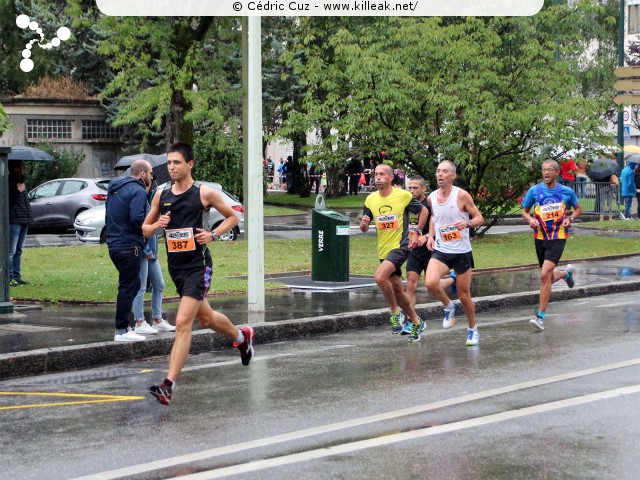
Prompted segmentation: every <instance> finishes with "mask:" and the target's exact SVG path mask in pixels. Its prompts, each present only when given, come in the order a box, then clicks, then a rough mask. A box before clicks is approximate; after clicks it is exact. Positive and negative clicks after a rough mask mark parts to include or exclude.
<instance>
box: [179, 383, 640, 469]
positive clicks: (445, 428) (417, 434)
mask: <svg viewBox="0 0 640 480" xmlns="http://www.w3.org/2000/svg"><path fill="white" fill-rule="evenodd" d="M634 393H640V385H633V386H630V387H623V388H617V389H615V390H608V391H605V392H598V393H591V394H588V395H582V396H580V397H573V398H567V399H565V400H559V401H556V402H549V403H543V404H539V405H533V406H531V407H525V408H521V409H518V410H510V411H508V412H501V413H495V414H493V415H486V416H484V417H477V418H471V419H469V420H463V421H460V422H454V423H449V424H447V425H438V426H435V427H427V428H422V429H420V430H411V431H409V432H403V433H397V434H394V435H386V436H384V437H376V438H371V439H368V440H360V441H357V442H351V443H343V444H341V445H333V446H329V447H323V448H319V449H317V450H310V451H307V452H301V453H294V454H291V455H283V456H281V457H274V458H269V459H266V460H257V461H254V462H248V463H242V464H238V465H233V466H231V467H223V468H219V469H216V470H211V471H207V472H200V473H194V474H191V475H184V476H181V477H179V478H180V480H210V479H213V478H223V477H229V476H231V475H238V474H241V473H249V472H256V471H258V470H264V469H267V468H273V467H280V466H283V465H290V464H292V463H297V462H304V461H308V460H315V459H318V458H324V457H330V456H333V455H342V454H345V453H350V452H355V451H358V450H364V449H368V448H375V447H380V446H383V445H391V444H393V443H398V442H406V441H407V440H416V439H419V438H424V437H429V436H433V435H439V434H442V433H449V432H454V431H457V430H463V429H466V428H473V427H478V426H482V425H489V424H491V423H497V422H503V421H505V420H513V419H514V418H521V417H525V416H528V415H535V414H538V413H546V412H551V411H554V410H559V409H561V408H567V407H575V406H577V405H583V404H586V403H591V402H597V401H599V400H605V399H609V398H615V397H618V396H622V395H632V394H634Z"/></svg>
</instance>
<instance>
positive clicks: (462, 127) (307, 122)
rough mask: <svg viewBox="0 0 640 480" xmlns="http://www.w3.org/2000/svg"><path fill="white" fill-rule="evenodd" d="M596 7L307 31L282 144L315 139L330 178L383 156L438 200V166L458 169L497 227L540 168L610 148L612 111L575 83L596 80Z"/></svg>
mask: <svg viewBox="0 0 640 480" xmlns="http://www.w3.org/2000/svg"><path fill="white" fill-rule="evenodd" d="M597 3H598V2H596V1H595V0H594V1H590V2H589V1H587V0H584V1H581V2H577V3H576V4H575V5H572V6H571V7H569V6H567V5H560V6H550V7H545V8H544V9H543V10H542V11H541V12H540V13H539V14H537V15H535V16H533V17H493V18H469V17H467V18H457V17H456V18H453V17H451V18H445V19H443V18H419V17H405V18H400V17H359V18H356V17H350V18H348V19H347V18H343V19H338V20H336V19H330V21H329V20H326V19H322V18H318V17H310V18H305V19H301V21H300V24H299V27H298V28H297V31H296V32H294V37H295V38H297V39H298V41H297V42H295V43H292V47H291V52H290V53H289V58H291V59H294V58H295V59H298V60H299V61H298V63H297V64H296V72H297V73H298V74H299V75H300V77H301V82H302V84H303V85H305V87H306V95H305V98H304V100H303V102H302V104H301V106H300V107H299V108H297V109H296V110H295V111H291V112H289V118H288V120H287V121H286V122H285V124H284V126H283V129H282V132H283V133H284V134H288V133H289V132H290V131H292V130H295V129H299V128H305V129H312V128H314V129H315V130H316V132H318V133H320V134H321V143H320V144H318V145H315V146H310V147H309V149H308V150H309V152H310V154H311V156H312V160H314V161H321V162H322V163H324V164H325V166H327V167H329V166H330V165H334V166H336V167H339V166H341V165H342V163H343V162H344V159H345V158H346V157H347V156H348V155H349V154H350V153H352V152H353V151H354V150H355V151H356V152H362V153H364V154H367V153H368V152H379V151H380V150H386V152H387V158H388V159H390V160H392V161H393V162H394V163H395V164H396V165H397V166H400V167H402V168H404V169H406V170H408V171H409V172H410V173H417V174H420V175H422V176H423V177H425V178H426V179H427V180H428V181H429V183H430V186H431V188H435V187H436V185H435V179H434V171H435V167H436V165H437V163H438V161H440V160H441V159H447V160H451V161H453V162H455V163H456V165H457V167H458V178H457V184H459V185H460V186H462V187H464V188H466V189H467V190H469V192H470V193H471V194H472V195H473V196H474V198H475V199H476V202H477V203H478V206H479V208H480V210H481V212H482V213H483V214H484V215H485V217H486V218H489V219H493V220H497V218H498V217H500V216H501V215H503V214H505V213H506V212H508V211H510V210H511V209H513V208H514V206H515V205H516V199H517V198H518V197H520V196H522V195H523V193H524V192H525V191H526V189H527V187H528V186H529V185H530V184H531V183H533V182H535V181H536V179H537V178H538V177H539V173H538V172H539V168H538V167H539V164H540V162H541V161H542V160H543V159H545V158H547V157H549V156H552V157H553V156H555V157H558V156H560V155H561V154H563V153H564V152H566V151H569V150H572V149H573V150H584V149H595V148H596V147H600V146H607V145H612V144H613V142H614V138H613V136H612V135H611V134H608V133H604V127H605V123H604V121H603V119H602V116H601V113H602V112H603V111H604V110H605V108H606V106H607V105H608V103H609V99H608V98H607V97H602V96H599V95H590V94H586V93H585V92H584V88H586V87H585V86H584V82H581V80H582V78H580V77H579V75H577V72H578V71H580V72H588V71H590V70H591V69H592V68H595V67H594V66H593V65H592V64H593V63H594V61H590V60H589V59H588V58H585V55H584V50H585V45H586V44H588V43H589V42H590V41H591V39H592V38H594V35H595V34H594V33H593V32H592V31H587V29H585V28H584V25H585V24H587V23H588V19H589V18H591V16H592V13H593V8H595V5H596V4H597ZM587 6H589V7H590V8H587ZM591 7H593V8H591ZM600 33H601V32H598V34H600ZM612 68H613V67H612ZM327 170H329V168H327ZM480 233H482V232H480Z"/></svg>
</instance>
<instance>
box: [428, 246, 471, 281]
mask: <svg viewBox="0 0 640 480" xmlns="http://www.w3.org/2000/svg"><path fill="white" fill-rule="evenodd" d="M431 258H433V259H434V260H438V261H439V262H442V263H444V264H445V265H446V266H447V267H449V270H451V269H453V271H454V272H456V275H462V274H464V273H466V271H467V270H469V269H470V268H473V253H471V252H465V253H442V252H439V251H437V250H434V251H433V253H432V254H431Z"/></svg>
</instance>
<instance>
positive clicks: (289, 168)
mask: <svg viewBox="0 0 640 480" xmlns="http://www.w3.org/2000/svg"><path fill="white" fill-rule="evenodd" d="M282 171H283V172H284V176H285V181H286V182H287V193H291V189H292V187H293V157H292V156H291V155H289V156H288V157H287V162H286V163H285V164H284V166H283V167H282Z"/></svg>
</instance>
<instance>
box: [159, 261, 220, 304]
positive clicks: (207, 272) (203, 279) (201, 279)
mask: <svg viewBox="0 0 640 480" xmlns="http://www.w3.org/2000/svg"><path fill="white" fill-rule="evenodd" d="M169 274H170V275H171V280H173V283H174V284H175V286H176V290H177V291H178V295H180V296H181V297H192V298H195V299H196V300H201V301H202V300H204V299H205V298H206V297H207V293H208V292H209V286H210V285H211V267H209V266H203V267H198V268H191V269H180V270H169Z"/></svg>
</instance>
